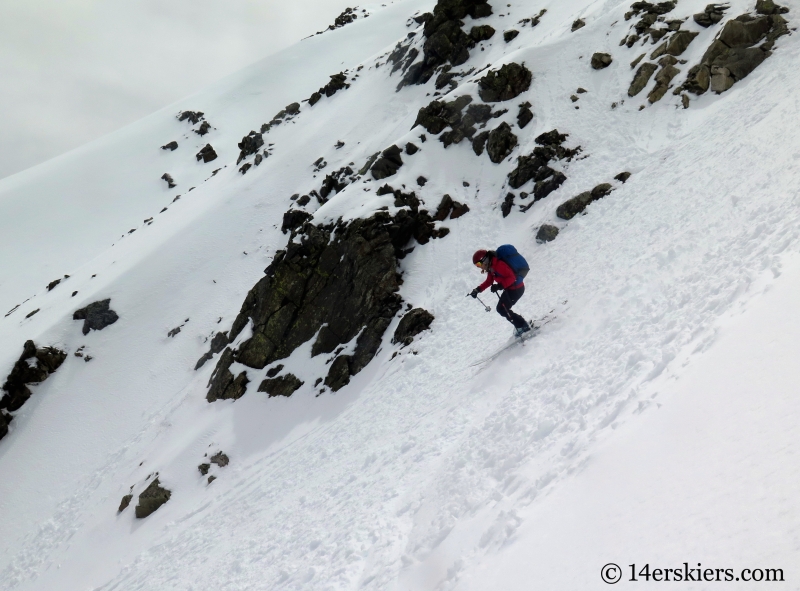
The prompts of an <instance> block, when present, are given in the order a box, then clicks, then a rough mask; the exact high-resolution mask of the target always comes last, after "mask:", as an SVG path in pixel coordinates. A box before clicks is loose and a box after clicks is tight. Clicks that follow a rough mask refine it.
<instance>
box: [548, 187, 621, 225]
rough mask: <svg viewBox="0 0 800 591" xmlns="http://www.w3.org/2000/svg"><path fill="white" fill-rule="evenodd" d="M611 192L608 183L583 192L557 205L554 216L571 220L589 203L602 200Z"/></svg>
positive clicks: (611, 188)
mask: <svg viewBox="0 0 800 591" xmlns="http://www.w3.org/2000/svg"><path fill="white" fill-rule="evenodd" d="M612 190H613V187H612V186H611V185H610V184H608V183H603V184H602V185H597V186H596V187H595V188H594V189H592V190H591V191H585V192H583V193H581V194H580V195H577V196H575V197H573V198H572V199H570V200H569V201H565V202H564V203H562V204H561V205H559V206H558V209H556V215H557V216H558V217H560V218H561V219H562V220H571V219H572V218H574V217H575V216H576V215H578V214H579V213H581V212H582V211H583V210H584V209H586V206H588V205H589V204H590V203H592V202H593V201H597V200H598V199H602V198H603V197H605V196H606V195H608V194H610V193H611V191H612Z"/></svg>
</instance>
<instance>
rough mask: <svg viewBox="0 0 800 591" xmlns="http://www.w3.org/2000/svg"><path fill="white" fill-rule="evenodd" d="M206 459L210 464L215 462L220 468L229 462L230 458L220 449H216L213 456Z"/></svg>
mask: <svg viewBox="0 0 800 591" xmlns="http://www.w3.org/2000/svg"><path fill="white" fill-rule="evenodd" d="M208 461H209V462H211V463H212V464H216V465H217V466H219V467H220V468H224V467H225V466H227V465H228V464H229V463H230V458H228V456H227V455H226V454H224V453H222V452H221V451H218V452H217V453H215V454H214V455H213V456H211V457H210V458H209V459H208Z"/></svg>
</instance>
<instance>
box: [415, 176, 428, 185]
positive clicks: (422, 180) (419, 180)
mask: <svg viewBox="0 0 800 591" xmlns="http://www.w3.org/2000/svg"><path fill="white" fill-rule="evenodd" d="M427 182H428V179H426V178H425V177H424V176H418V177H417V184H418V185H419V186H420V187H424V186H425V183H427Z"/></svg>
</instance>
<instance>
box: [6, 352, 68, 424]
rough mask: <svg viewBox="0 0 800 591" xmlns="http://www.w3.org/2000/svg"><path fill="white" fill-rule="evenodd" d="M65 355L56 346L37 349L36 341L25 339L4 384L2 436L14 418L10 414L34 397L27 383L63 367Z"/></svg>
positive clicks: (43, 378)
mask: <svg viewBox="0 0 800 591" xmlns="http://www.w3.org/2000/svg"><path fill="white" fill-rule="evenodd" d="M66 358H67V354H66V353H65V352H64V351H61V350H59V349H56V348H55V347H43V348H41V349H38V348H37V347H36V345H35V344H34V342H33V341H25V345H23V347H22V355H21V356H20V358H19V359H18V360H17V362H16V363H15V364H14V367H13V368H12V369H11V373H9V374H8V376H7V377H6V380H5V382H4V383H3V391H4V392H5V393H4V394H3V397H2V398H0V439H2V438H3V437H5V435H6V434H7V433H8V425H9V423H10V422H11V421H12V419H13V417H12V416H11V415H10V414H8V413H10V412H14V411H17V410H19V409H20V408H21V407H22V405H23V404H25V403H26V402H27V401H28V399H29V398H30V397H31V395H32V392H31V390H30V388H28V386H30V385H32V384H39V383H41V382H43V381H45V380H46V379H47V378H48V377H49V376H50V374H52V373H53V372H54V371H56V370H57V369H58V368H59V367H61V364H62V363H64V360H65V359H66ZM6 411H8V412H6Z"/></svg>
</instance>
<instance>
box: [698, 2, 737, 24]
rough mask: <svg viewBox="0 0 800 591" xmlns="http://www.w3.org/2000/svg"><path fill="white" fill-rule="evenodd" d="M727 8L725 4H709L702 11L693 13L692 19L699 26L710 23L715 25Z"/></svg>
mask: <svg viewBox="0 0 800 591" xmlns="http://www.w3.org/2000/svg"><path fill="white" fill-rule="evenodd" d="M728 8H729V6H727V5H725V4H709V5H707V6H706V8H705V10H703V12H700V13H698V14H695V15H694V16H693V17H692V18H693V19H694V22H696V23H697V24H698V25H700V26H701V27H706V28H708V27H710V26H711V25H715V24H717V23H718V22H719V21H721V20H722V17H723V15H724V14H725V11H726V10H728Z"/></svg>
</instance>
